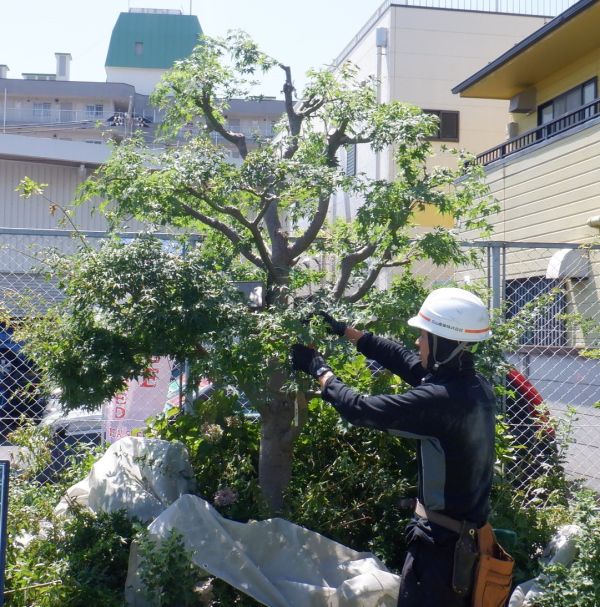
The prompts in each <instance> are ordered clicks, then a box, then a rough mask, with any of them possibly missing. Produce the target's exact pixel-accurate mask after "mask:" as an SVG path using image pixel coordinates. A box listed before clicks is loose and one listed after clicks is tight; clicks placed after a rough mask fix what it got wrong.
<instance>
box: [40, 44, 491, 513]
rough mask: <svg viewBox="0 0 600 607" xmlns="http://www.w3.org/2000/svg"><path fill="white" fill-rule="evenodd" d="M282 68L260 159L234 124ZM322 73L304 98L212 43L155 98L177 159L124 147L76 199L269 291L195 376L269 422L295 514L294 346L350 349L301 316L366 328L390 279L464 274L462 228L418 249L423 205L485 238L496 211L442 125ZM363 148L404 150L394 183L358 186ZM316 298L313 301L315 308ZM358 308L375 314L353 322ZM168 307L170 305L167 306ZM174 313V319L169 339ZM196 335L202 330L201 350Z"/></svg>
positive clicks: (266, 476) (224, 335)
mask: <svg viewBox="0 0 600 607" xmlns="http://www.w3.org/2000/svg"><path fill="white" fill-rule="evenodd" d="M270 70H280V71H281V74H282V81H283V89H282V92H283V96H284V99H285V108H286V112H285V115H284V117H283V118H282V119H281V121H280V122H279V124H278V125H277V135H276V136H275V137H274V138H273V139H272V140H266V139H262V140H261V139H258V140H257V142H256V143H257V145H256V146H255V147H254V148H253V147H252V146H251V145H250V141H249V140H248V138H247V136H246V135H244V134H243V133H239V132H236V131H234V130H232V129H231V128H230V127H228V125H227V122H226V119H225V112H226V110H227V106H228V103H229V101H230V100H231V99H233V98H250V97H251V95H250V92H249V91H250V89H251V87H252V86H253V85H254V78H255V77H257V76H259V75H261V74H264V73H266V72H267V71H270ZM309 76H310V80H309V83H308V85H307V86H306V89H305V90H304V92H303V93H302V96H301V101H296V100H295V89H294V84H293V79H292V72H291V69H290V68H289V67H288V66H285V65H282V64H281V63H278V62H277V61H276V60H274V59H273V58H271V57H269V56H267V55H266V54H264V53H263V52H261V51H260V50H259V48H258V47H257V46H256V44H255V43H254V42H252V41H251V40H250V39H249V38H248V37H247V36H246V35H244V34H242V33H232V34H230V35H229V36H228V37H227V38H226V39H211V38H204V39H203V40H202V41H201V44H199V45H198V46H197V47H196V49H195V50H194V52H193V53H192V55H191V56H190V57H189V58H187V59H185V60H182V61H179V62H177V63H176V64H175V66H174V68H173V69H172V70H171V71H170V72H168V73H167V74H166V75H165V77H164V78H163V80H162V82H161V83H160V84H159V86H158V88H157V89H156V91H155V93H154V94H153V97H152V101H153V103H154V104H155V105H156V106H157V107H158V108H160V109H161V110H163V111H164V115H165V120H164V137H165V148H164V149H163V150H162V151H161V152H157V151H156V150H155V149H149V148H147V147H145V146H144V144H143V143H142V142H141V141H139V140H136V139H135V138H134V139H132V140H130V141H128V142H124V143H123V144H121V145H118V146H115V148H114V152H113V154H112V157H111V158H110V159H109V160H108V162H107V163H106V164H105V165H104V166H102V167H101V168H100V169H98V170H97V171H96V173H95V174H94V175H93V177H92V178H91V179H90V180H88V181H87V182H86V183H85V184H84V185H83V187H82V190H81V192H80V195H79V199H80V200H89V199H93V198H96V197H99V198H100V199H102V200H103V201H105V202H104V203H103V208H104V210H105V212H106V213H107V215H108V216H109V217H110V218H111V219H112V220H113V221H114V222H115V224H118V223H119V222H122V221H123V220H124V219H126V218H128V217H134V218H136V219H139V220H142V221H144V222H147V223H150V224H153V225H155V226H164V225H170V226H175V227H177V228H184V229H186V230H190V231H194V232H196V233H200V234H201V235H202V236H203V242H202V244H201V246H200V249H201V252H200V254H199V258H198V259H199V261H198V263H200V264H208V265H207V267H208V266H210V268H211V271H215V272H217V273H220V275H225V276H226V277H227V278H229V279H237V280H239V279H240V278H252V279H257V278H258V279H260V280H263V281H264V283H265V284H266V305H265V308H264V309H263V310H261V311H257V312H251V311H248V310H246V311H245V312H241V311H240V308H239V307H235V310H236V312H235V314H232V316H231V318H230V322H227V321H226V318H227V314H226V313H221V314H217V316H216V317H215V318H213V320H215V323H214V326H213V327H204V329H203V332H202V335H201V339H202V342H203V345H204V349H205V350H206V351H208V352H209V353H210V356H204V357H201V356H199V357H194V356H192V352H191V347H187V350H186V352H187V356H188V357H190V358H191V359H192V363H193V368H194V369H195V370H196V372H197V373H199V374H200V373H202V374H207V375H209V376H210V377H211V378H213V379H214V380H215V381H217V382H220V383H223V384H230V385H232V386H236V387H238V388H239V389H241V390H243V391H244V393H245V394H246V396H247V397H248V398H249V399H250V401H251V403H252V405H253V406H254V407H255V408H256V409H257V410H258V411H259V412H260V415H261V424H262V427H261V428H262V429H261V450H260V484H261V489H262V491H263V494H264V496H265V497H266V499H267V502H268V503H269V505H270V507H271V509H272V510H274V511H277V510H279V509H280V508H281V506H282V492H283V490H284V488H285V486H286V485H287V483H288V481H289V478H290V470H291V458H292V446H293V441H294V438H295V437H296V436H297V434H298V432H299V428H300V427H301V425H302V421H303V418H304V416H305V406H304V404H305V402H306V398H305V395H306V392H307V391H308V390H309V386H310V384H308V383H307V382H305V381H304V382H303V381H302V380H297V379H296V378H295V377H293V374H292V373H291V372H290V368H289V364H288V350H289V346H290V344H291V343H293V341H294V340H297V339H303V340H307V339H311V340H315V339H319V340H321V341H320V343H321V344H322V346H323V347H325V348H329V347H338V346H337V345H336V344H334V343H333V342H331V341H330V342H326V340H324V329H323V327H322V326H319V324H318V322H311V323H309V324H302V322H301V320H302V318H306V317H307V315H310V311H311V309H313V307H314V305H316V304H315V302H316V301H322V302H326V303H324V304H322V305H327V306H329V307H333V308H334V309H336V310H337V311H339V312H341V313H344V314H346V315H354V318H356V315H357V314H358V313H359V312H357V310H359V311H360V313H363V312H364V313H367V312H368V309H367V303H365V302H367V301H371V302H373V301H376V299H377V298H374V297H370V298H369V297H367V296H368V295H369V293H370V292H371V291H372V290H373V288H374V285H375V282H376V280H377V278H378V276H379V275H380V273H381V272H382V271H384V270H385V271H387V270H388V269H390V268H404V270H405V272H408V271H409V269H410V265H411V263H413V262H414V261H415V260H418V259H424V258H427V259H430V260H432V261H433V262H434V263H436V264H444V263H452V262H457V261H459V260H460V259H461V258H462V253H461V251H460V247H459V245H458V242H457V240H456V238H455V236H454V235H453V233H452V232H451V231H448V230H445V229H443V228H436V229H434V230H432V231H431V232H428V233H426V234H424V235H421V236H419V237H418V238H415V237H414V234H413V233H412V216H413V213H414V212H415V211H416V210H418V209H420V208H423V206H424V205H425V204H429V205H433V206H435V207H436V208H437V209H438V210H439V211H440V212H442V213H444V214H447V215H449V216H451V217H453V218H454V219H456V220H458V219H460V220H461V221H462V222H464V223H466V224H467V226H468V227H470V228H483V227H485V217H486V216H487V215H488V214H489V213H491V212H492V211H493V210H494V207H493V205H492V204H491V203H490V201H489V199H488V196H487V193H486V189H485V187H484V186H483V185H482V182H481V180H480V169H479V167H477V166H476V165H475V164H474V163H473V162H469V159H468V157H467V156H466V155H463V154H461V153H456V157H457V165H458V169H457V170H452V169H449V168H430V167H429V161H430V157H431V155H432V148H431V144H430V141H429V137H430V136H431V135H432V134H433V133H434V132H435V130H436V128H437V126H436V118H434V117H432V116H430V115H425V114H423V113H422V112H421V111H420V110H419V109H418V108H416V107H413V106H410V105H406V104H402V103H399V102H391V103H385V104H378V103H377V99H376V87H375V85H376V82H375V81H374V80H373V79H372V78H367V79H364V80H360V79H359V77H358V71H357V69H356V68H355V67H354V66H352V65H351V64H345V65H343V66H341V67H340V68H339V69H337V70H335V71H333V70H322V71H314V72H310V74H309ZM211 133H217V134H218V135H220V136H221V137H223V138H224V139H225V140H226V141H228V142H230V143H231V144H233V145H234V146H235V147H236V148H237V150H238V151H239V154H240V157H241V159H242V162H241V164H240V166H236V165H234V164H232V163H231V162H230V161H229V160H228V158H227V155H226V153H225V151H224V149H223V148H222V147H219V146H217V145H215V144H214V143H213V142H212V141H211V138H210V137H209V135H210V134H211ZM176 137H177V139H175V138H176ZM350 145H358V146H362V147H363V148H365V149H366V148H370V149H371V150H374V151H382V150H384V149H387V148H392V149H393V151H394V155H395V159H396V162H397V178H396V179H395V180H393V181H382V180H374V179H371V178H369V177H367V176H366V175H364V174H358V175H347V174H345V173H344V171H343V170H342V169H341V168H340V166H339V162H338V156H339V154H338V153H339V152H340V150H341V149H342V148H343V147H344V146H350ZM459 177H460V178H461V180H460V185H456V180H457V179H458V178H459ZM339 189H343V190H345V191H347V192H349V193H351V194H352V195H354V196H357V197H360V198H361V200H362V205H361V206H360V208H359V210H358V212H357V215H356V219H355V220H354V221H353V222H352V223H346V222H337V223H332V222H329V221H327V218H328V211H329V207H330V200H331V196H332V194H333V193H334V192H336V191H337V190H339ZM315 258H318V259H325V260H327V264H325V265H328V264H331V265H332V266H334V267H333V271H326V267H325V266H324V264H320V265H319V267H318V268H317V269H315V268H314V267H313V268H311V267H310V265H307V264H305V263H304V261H305V260H306V259H315ZM94 263H97V262H94ZM103 263H107V260H106V259H105V260H104V262H103ZM396 271H397V272H399V270H396ZM215 276H216V274H215ZM308 286H310V287H311V292H312V293H313V295H312V300H311V301H308V300H307V299H306V298H303V297H302V294H303V293H306V290H307V287H308ZM125 291H127V289H125ZM94 297H96V298H97V294H96V295H95V296H94ZM93 299H94V298H93V297H91V296H90V298H89V301H88V303H90V302H91V301H92V300H93ZM358 302H361V306H362V307H361V306H359V307H355V308H354V311H350V308H349V307H348V306H349V305H350V304H356V303H358ZM188 303H189V302H188ZM212 303H213V304H214V302H212ZM93 305H98V302H97V301H96V300H94V301H93ZM157 305H159V306H164V307H165V308H167V309H168V308H169V302H168V301H164V300H161V301H160V302H159V303H157ZM215 305H216V304H215ZM211 306H212V304H210V305H209V304H207V306H205V308H207V307H208V308H210V309H213V308H211ZM232 309H233V308H230V311H231V310H232ZM163 311H164V310H163ZM168 316H169V315H168V314H165V313H163V314H162V318H163V320H164V323H165V326H167V325H169V324H170V322H171V321H170V320H169V318H168ZM175 316H177V315H175ZM207 318H211V314H210V313H207ZM89 322H91V323H92V324H93V321H89ZM104 328H105V329H107V330H110V327H106V326H105V327H104ZM199 337H200V336H199V334H198V332H194V331H192V332H190V333H189V338H190V340H191V339H194V340H197V339H198V338H199ZM181 339H185V337H182V338H181ZM187 345H188V346H189V345H190V344H189V343H188V344H187ZM47 369H50V367H49V366H48V365H47ZM78 404H81V403H78Z"/></svg>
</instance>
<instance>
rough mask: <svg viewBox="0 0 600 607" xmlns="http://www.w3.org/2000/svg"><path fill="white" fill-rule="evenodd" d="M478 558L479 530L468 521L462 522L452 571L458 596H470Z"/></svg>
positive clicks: (453, 584) (453, 585) (453, 583)
mask: <svg viewBox="0 0 600 607" xmlns="http://www.w3.org/2000/svg"><path fill="white" fill-rule="evenodd" d="M478 558H479V548H478V546H477V528H476V527H475V525H473V524H471V523H469V522H467V521H462V524H461V531H460V534H459V536H458V540H457V542H456V547H455V548H454V569H453V570H452V588H453V589H454V592H456V594H459V595H461V596H467V595H468V594H470V592H471V590H472V588H473V582H474V576H475V568H476V566H477V560H478Z"/></svg>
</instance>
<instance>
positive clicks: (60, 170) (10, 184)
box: [0, 159, 107, 230]
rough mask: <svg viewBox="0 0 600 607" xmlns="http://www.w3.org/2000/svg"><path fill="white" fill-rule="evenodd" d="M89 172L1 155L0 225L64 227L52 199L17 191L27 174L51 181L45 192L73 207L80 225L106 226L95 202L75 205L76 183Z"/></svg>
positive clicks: (60, 215)
mask: <svg viewBox="0 0 600 607" xmlns="http://www.w3.org/2000/svg"><path fill="white" fill-rule="evenodd" d="M88 172H89V171H88ZM88 172H86V171H84V172H82V171H81V170H80V169H79V168H78V167H71V166H62V165H57V164H50V163H47V164H46V163H37V162H23V161H13V160H4V159H0V227H8V228H46V229H47V228H61V227H63V226H61V222H60V220H61V219H62V213H60V212H56V213H54V215H53V214H52V213H51V212H50V208H49V207H50V203H49V202H48V201H47V200H45V199H44V198H43V197H42V196H33V197H32V198H30V199H29V200H24V199H23V198H21V197H20V196H19V193H18V192H16V191H15V190H16V188H17V186H18V185H19V182H20V181H21V180H22V179H23V178H24V177H30V178H31V179H33V180H34V181H37V182H38V183H46V184H48V187H47V188H46V190H45V195H46V196H47V197H48V198H49V199H50V200H52V201H53V202H55V203H58V204H60V205H62V206H63V207H65V208H71V209H73V210H74V214H73V217H72V219H73V221H74V223H75V224H76V225H77V226H78V227H79V228H80V229H83V230H105V229H106V227H107V224H106V221H105V220H104V218H103V217H102V216H101V215H99V214H97V213H94V214H93V213H92V212H91V206H92V205H89V204H86V205H83V206H81V207H73V205H72V200H73V196H74V194H75V191H76V189H77V186H78V185H79V184H80V183H81V182H82V181H84V179H85V178H86V177H87V176H88Z"/></svg>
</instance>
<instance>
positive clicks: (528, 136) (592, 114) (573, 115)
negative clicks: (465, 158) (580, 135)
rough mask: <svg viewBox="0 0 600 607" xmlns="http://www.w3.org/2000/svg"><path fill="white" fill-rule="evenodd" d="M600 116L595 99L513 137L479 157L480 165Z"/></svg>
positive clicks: (598, 105)
mask: <svg viewBox="0 0 600 607" xmlns="http://www.w3.org/2000/svg"><path fill="white" fill-rule="evenodd" d="M599 115H600V98H598V99H594V101H592V102H591V103H588V104H587V105H584V106H582V107H580V108H578V109H576V110H574V111H573V112H570V113H569V114H565V115H564V116H561V117H560V118H557V119H556V120H552V122H547V123H546V124H543V125H542V126H538V127H537V128H535V129H531V130H530V131H527V132H526V133H523V134H522V135H519V136H518V137H513V138H512V139H509V140H508V141H505V142H504V143H501V144H500V145H497V146H496V147H495V148H491V149H490V150H487V151H485V152H483V153H482V154H479V155H478V156H477V162H478V164H482V165H483V166H485V165H488V164H490V163H492V162H495V161H496V160H501V159H502V158H506V157H507V156H510V155H511V154H514V153H515V152H520V151H521V150H524V149H526V148H528V147H531V146H532V145H535V144H537V143H541V142H543V141H548V140H549V139H551V138H552V137H556V135H559V134H560V133H564V132H566V131H569V130H570V129H573V128H575V127H576V126H579V125H580V124H584V123H586V122H588V121H589V120H592V119H593V118H596V117H597V116H599Z"/></svg>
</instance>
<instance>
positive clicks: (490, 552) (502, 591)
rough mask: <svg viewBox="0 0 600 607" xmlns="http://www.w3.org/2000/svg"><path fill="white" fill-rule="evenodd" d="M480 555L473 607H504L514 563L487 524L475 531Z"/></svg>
mask: <svg viewBox="0 0 600 607" xmlns="http://www.w3.org/2000/svg"><path fill="white" fill-rule="evenodd" d="M477 535H478V540H479V550H480V552H481V555H480V557H479V562H478V563H477V573H476V576H475V586H474V588H473V595H472V599H471V600H472V606H473V607H504V605H505V604H506V601H507V599H508V596H509V594H510V590H511V586H512V572H513V567H514V565H515V562H514V560H513V558H512V557H511V556H510V555H509V554H508V553H507V552H506V551H505V550H504V549H503V548H502V546H500V544H499V543H498V542H497V540H496V536H495V535H494V531H493V530H492V527H491V525H490V524H489V523H487V524H485V525H484V526H483V527H482V528H481V529H479V530H478V531H477Z"/></svg>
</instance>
